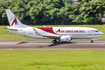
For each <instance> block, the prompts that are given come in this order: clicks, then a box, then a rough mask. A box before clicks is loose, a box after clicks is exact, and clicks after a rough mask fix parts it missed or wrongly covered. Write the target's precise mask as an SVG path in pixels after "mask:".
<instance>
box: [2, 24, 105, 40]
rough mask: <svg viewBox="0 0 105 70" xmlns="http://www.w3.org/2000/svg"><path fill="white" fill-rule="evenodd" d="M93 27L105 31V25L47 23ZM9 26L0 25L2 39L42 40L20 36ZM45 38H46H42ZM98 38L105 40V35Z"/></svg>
mask: <svg viewBox="0 0 105 70" xmlns="http://www.w3.org/2000/svg"><path fill="white" fill-rule="evenodd" d="M59 26H60V27H92V28H96V29H98V30H99V31H101V32H103V33H105V25H46V27H59ZM6 27H7V26H0V41H6V40H40V39H32V38H27V37H23V36H19V35H16V34H12V33H9V32H8V31H7V29H3V28H6ZM33 27H43V26H41V25H40V26H39V25H36V26H33ZM41 40H44V39H41ZM97 40H105V35H104V36H103V37H100V38H98V39H97Z"/></svg>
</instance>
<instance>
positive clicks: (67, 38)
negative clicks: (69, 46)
mask: <svg viewBox="0 0 105 70" xmlns="http://www.w3.org/2000/svg"><path fill="white" fill-rule="evenodd" d="M60 41H71V36H61V37H60Z"/></svg>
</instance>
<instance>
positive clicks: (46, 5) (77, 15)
mask: <svg viewBox="0 0 105 70" xmlns="http://www.w3.org/2000/svg"><path fill="white" fill-rule="evenodd" d="M78 1H79V2H80V4H76V5H72V4H70V3H72V2H73V0H13V1H12V2H9V1H0V24H1V25H7V24H8V20H7V17H6V13H5V9H11V10H12V11H13V12H14V13H15V15H16V16H17V17H18V18H19V19H20V20H21V21H22V22H23V23H25V24H35V25H50V24H52V25H71V24H99V23H101V21H100V20H99V19H98V17H97V16H96V15H97V14H99V13H101V14H104V9H105V2H104V0H96V1H91V0H78Z"/></svg>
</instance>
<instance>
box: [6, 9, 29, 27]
mask: <svg viewBox="0 0 105 70" xmlns="http://www.w3.org/2000/svg"><path fill="white" fill-rule="evenodd" d="M6 13H7V17H8V21H9V24H10V26H11V27H15V28H26V27H29V26H27V25H24V24H22V23H21V21H20V20H19V19H18V18H17V17H16V16H15V15H14V14H13V12H12V11H11V10H10V9H6Z"/></svg>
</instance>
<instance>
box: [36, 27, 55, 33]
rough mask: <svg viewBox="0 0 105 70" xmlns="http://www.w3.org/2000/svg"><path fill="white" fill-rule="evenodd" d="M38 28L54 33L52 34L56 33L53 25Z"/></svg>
mask: <svg viewBox="0 0 105 70" xmlns="http://www.w3.org/2000/svg"><path fill="white" fill-rule="evenodd" d="M37 28H38V29H41V30H43V31H45V32H49V33H52V34H56V33H55V32H54V31H53V28H52V27H37Z"/></svg>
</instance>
